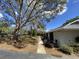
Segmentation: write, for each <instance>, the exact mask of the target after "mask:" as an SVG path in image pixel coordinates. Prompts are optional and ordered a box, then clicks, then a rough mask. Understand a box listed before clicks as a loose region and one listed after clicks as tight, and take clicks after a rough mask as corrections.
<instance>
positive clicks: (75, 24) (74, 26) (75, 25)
mask: <svg viewBox="0 0 79 59" xmlns="http://www.w3.org/2000/svg"><path fill="white" fill-rule="evenodd" d="M65 24H66V23H65ZM59 30H79V19H77V20H74V21H72V22H70V23H67V24H66V25H62V26H60V27H58V28H56V29H53V30H50V31H49V32H53V31H59Z"/></svg>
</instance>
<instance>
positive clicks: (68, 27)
mask: <svg viewBox="0 0 79 59" xmlns="http://www.w3.org/2000/svg"><path fill="white" fill-rule="evenodd" d="M46 35H47V37H48V40H50V41H53V43H56V44H57V45H58V46H61V45H64V44H67V45H71V44H73V43H75V39H76V38H77V37H79V19H78V20H75V21H73V22H70V23H68V24H65V25H63V26H61V27H59V28H56V29H54V30H51V31H49V32H47V33H46Z"/></svg>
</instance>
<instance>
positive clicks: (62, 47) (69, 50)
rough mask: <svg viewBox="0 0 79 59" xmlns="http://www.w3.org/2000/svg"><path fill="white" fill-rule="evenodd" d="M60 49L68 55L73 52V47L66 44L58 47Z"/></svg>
mask: <svg viewBox="0 0 79 59" xmlns="http://www.w3.org/2000/svg"><path fill="white" fill-rule="evenodd" d="M60 50H61V51H63V52H64V53H66V54H69V55H71V54H72V53H73V48H72V47H70V46H67V45H62V46H61V47H60Z"/></svg>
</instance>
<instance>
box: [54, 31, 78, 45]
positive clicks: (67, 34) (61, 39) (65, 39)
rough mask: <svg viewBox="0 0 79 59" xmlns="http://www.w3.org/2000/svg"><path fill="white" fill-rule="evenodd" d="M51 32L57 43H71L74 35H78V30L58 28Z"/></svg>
mask: <svg viewBox="0 0 79 59" xmlns="http://www.w3.org/2000/svg"><path fill="white" fill-rule="evenodd" d="M53 34H54V39H57V40H58V43H59V45H62V44H73V43H74V39H75V37H77V36H79V30H60V31H55V32H53Z"/></svg>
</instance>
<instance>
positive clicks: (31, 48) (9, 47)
mask: <svg viewBox="0 0 79 59" xmlns="http://www.w3.org/2000/svg"><path fill="white" fill-rule="evenodd" d="M0 49H4V50H10V51H18V52H19V51H23V52H32V53H36V51H37V45H32V44H27V46H26V47H25V48H22V49H18V48H15V47H14V46H12V45H8V44H6V43H4V44H0Z"/></svg>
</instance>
